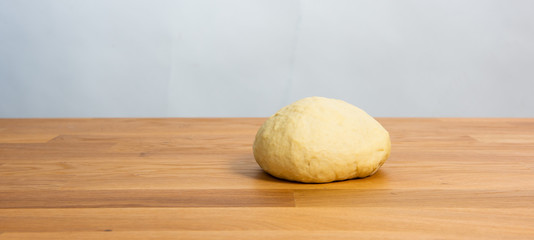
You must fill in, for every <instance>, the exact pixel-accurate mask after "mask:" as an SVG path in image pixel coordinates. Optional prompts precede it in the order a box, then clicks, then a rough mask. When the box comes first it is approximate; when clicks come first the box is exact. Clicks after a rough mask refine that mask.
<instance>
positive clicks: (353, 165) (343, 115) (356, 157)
mask: <svg viewBox="0 0 534 240" xmlns="http://www.w3.org/2000/svg"><path fill="white" fill-rule="evenodd" d="M253 151H254V158H255V159H256V162H258V164H259V165H260V167H261V168H262V169H263V170H265V171H266V172H268V173H269V174H271V175H273V176H275V177H277V178H282V179H287V180H291V181H298V182H305V183H325V182H332V181H339V180H346V179H351V178H363V177H367V176H370V175H372V174H374V173H375V172H376V171H377V170H378V168H380V166H382V164H384V162H385V161H386V159H387V158H388V157H389V154H390V151H391V142H390V140H389V134H388V132H387V131H386V130H385V129H384V128H383V127H382V125H380V123H378V122H377V121H376V120H375V119H374V118H372V117H371V116H369V115H368V114H367V113H365V112H364V111H363V110H361V109H359V108H357V107H355V106H353V105H351V104H349V103H346V102H344V101H341V100H337V99H329V98H323V97H309V98H304V99H301V100H299V101H297V102H294V103H292V104H290V105H288V106H286V107H284V108H282V109H280V110H279V111H278V112H277V113H276V114H274V115H273V116H271V117H270V118H269V119H267V121H265V123H264V124H263V125H262V126H261V128H260V129H259V130H258V133H257V134H256V139H255V141H254V146H253Z"/></svg>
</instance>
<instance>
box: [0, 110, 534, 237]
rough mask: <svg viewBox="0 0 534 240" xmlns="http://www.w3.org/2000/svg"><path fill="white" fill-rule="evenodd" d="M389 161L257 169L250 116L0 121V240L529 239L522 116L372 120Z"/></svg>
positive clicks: (528, 154) (528, 144)
mask: <svg viewBox="0 0 534 240" xmlns="http://www.w3.org/2000/svg"><path fill="white" fill-rule="evenodd" d="M378 120H379V121H380V122H381V123H382V124H383V125H384V127H385V128H386V129H388V131H389V132H390V135H391V137H392V155H391V157H390V159H389V160H388V161H387V162H386V164H385V165H384V166H383V167H382V168H381V169H380V171H379V172H378V173H377V174H375V175H374V176H371V177H368V178H364V179H355V180H349V181H341V182H334V183H328V184H300V183H294V182H287V181H282V180H279V179H276V178H273V177H271V176H269V175H268V174H266V173H264V172H263V171H262V170H261V169H260V168H259V167H258V165H257V164H256V163H255V161H254V158H253V156H252V151H251V147H252V142H253V140H254V136H255V133H256V131H257V129H258V128H259V126H260V125H261V124H262V122H263V121H264V119H260V118H229V119H184V118H179V119H172V118H169V119H0V239H171V238H172V239H176V238H178V239H212V238H216V239H273V238H278V239H311V238H338V239H354V238H364V239H534V224H532V223H533V222H534V119H462V118H456V119H454V118H441V119H437V118H381V119H378Z"/></svg>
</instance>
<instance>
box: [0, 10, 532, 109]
mask: <svg viewBox="0 0 534 240" xmlns="http://www.w3.org/2000/svg"><path fill="white" fill-rule="evenodd" d="M533 9H534V1H527V0H525V1H520V0H513V1H509V0H496V1H495V0H494V1H490V0H484V1H474V0H452V1H428V0H419V1H412V0H403V1H397V0H391V1H384V0H368V1H336V0H334V1H296V0H280V1H273V0H265V1H251V0H243V1H204V0H200V1H198V0H185V1H173V0H169V1H165V0H156V1H148V0H146V1H135V0H91V1H85V0H65V1H60V0H40V1H36V0H16V1H15V0H0V117H195V116H208V117H230V116H236V117H237V116H269V115H271V114H272V113H274V112H275V111H276V110H278V109H279V108H281V107H282V106H284V105H286V104H289V103H291V102H293V101H295V100H297V99H300V98H303V97H306V96H314V95H316V96H325V97H333V98H339V99H343V100H345V101H348V102H350V103H352V104H354V105H357V106H359V107H361V108H362V109H364V110H366V111H367V112H368V113H370V114H371V115H373V116H419V117H434V116H447V117H473V116H477V117H534V94H533V92H534V91H533V90H534V14H532V12H533Z"/></svg>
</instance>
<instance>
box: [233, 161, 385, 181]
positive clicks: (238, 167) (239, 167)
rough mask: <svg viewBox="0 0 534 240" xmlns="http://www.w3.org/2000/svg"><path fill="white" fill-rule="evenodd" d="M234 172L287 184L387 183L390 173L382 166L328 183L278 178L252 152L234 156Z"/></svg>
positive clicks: (260, 179)
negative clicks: (266, 169)
mask: <svg viewBox="0 0 534 240" xmlns="http://www.w3.org/2000/svg"><path fill="white" fill-rule="evenodd" d="M229 165H230V168H231V170H232V172H234V173H236V174H239V175H241V176H245V177H247V178H252V179H255V180H259V181H265V182H272V183H285V184H307V185H326V184H336V183H338V184H345V183H348V182H352V183H355V184H365V183H369V182H374V183H375V184H376V183H380V184H386V183H387V182H388V173H387V170H386V171H385V170H384V169H383V168H380V169H379V170H378V171H377V172H376V173H375V174H373V175H371V176H368V177H364V178H352V179H346V180H340V181H334V182H327V183H302V182H295V181H290V180H286V179H281V178H277V177H275V176H272V175H270V174H269V173H267V172H265V171H263V169H261V167H260V166H259V165H258V163H256V160H255V159H254V156H253V155H252V154H247V155H242V156H238V157H235V158H232V161H231V163H230V164H229Z"/></svg>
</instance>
